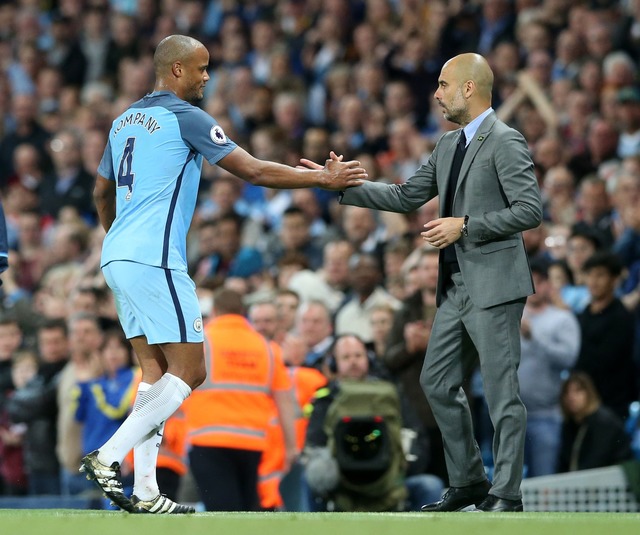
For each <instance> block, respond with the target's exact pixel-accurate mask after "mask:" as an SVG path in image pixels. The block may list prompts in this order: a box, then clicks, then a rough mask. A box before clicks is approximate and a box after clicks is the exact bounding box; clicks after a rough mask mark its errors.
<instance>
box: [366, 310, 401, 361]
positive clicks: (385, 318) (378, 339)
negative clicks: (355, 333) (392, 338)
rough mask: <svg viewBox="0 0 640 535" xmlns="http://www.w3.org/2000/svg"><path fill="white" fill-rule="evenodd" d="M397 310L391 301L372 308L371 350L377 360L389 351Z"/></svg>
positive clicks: (370, 321)
mask: <svg viewBox="0 0 640 535" xmlns="http://www.w3.org/2000/svg"><path fill="white" fill-rule="evenodd" d="M395 313H396V310H395V309H394V308H393V307H392V306H391V305H390V304H389V303H380V304H379V305H376V306H374V307H373V308H372V309H371V315H370V319H369V323H370V324H371V344H370V345H371V351H372V352H373V354H374V355H375V356H376V360H381V359H382V357H383V356H384V354H385V353H386V351H387V341H388V339H389V333H391V328H392V327H393V318H394V316H395Z"/></svg>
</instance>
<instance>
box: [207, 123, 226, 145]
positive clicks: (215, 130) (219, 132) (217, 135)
mask: <svg viewBox="0 0 640 535" xmlns="http://www.w3.org/2000/svg"><path fill="white" fill-rule="evenodd" d="M209 135H210V136H211V141H213V142H214V143H215V144H216V145H224V144H225V143H226V142H227V136H226V135H225V133H224V130H223V129H222V127H221V126H220V125H218V124H216V125H214V126H212V127H211V132H209Z"/></svg>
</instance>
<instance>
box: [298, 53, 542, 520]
mask: <svg viewBox="0 0 640 535" xmlns="http://www.w3.org/2000/svg"><path fill="white" fill-rule="evenodd" d="M492 86H493V73H492V72H491V68H490V67H489V65H488V64H487V62H486V60H485V59H484V58H483V57H482V56H479V55H477V54H462V55H460V56H456V57H454V58H452V59H450V60H449V61H448V62H447V63H445V65H444V66H443V68H442V71H441V73H440V77H439V79H438V89H437V90H436V92H435V95H434V96H435V99H436V100H437V102H438V104H439V105H440V106H441V107H442V109H443V113H444V117H445V118H446V119H448V120H449V121H452V122H454V123H457V124H459V125H460V126H461V127H462V129H459V130H456V131H454V132H448V133H445V134H444V135H443V136H442V137H441V138H440V140H439V141H438V143H437V144H436V147H435V149H434V150H433V153H432V154H431V156H430V158H429V160H428V162H427V163H426V164H424V165H423V166H421V167H420V168H419V169H418V170H417V172H416V173H415V175H414V176H413V177H411V179H409V180H408V181H407V182H406V183H405V184H401V185H397V184H391V185H388V184H383V183H376V182H365V183H364V184H363V185H362V186H359V187H354V188H350V189H348V190H346V191H344V193H343V196H342V199H341V202H342V203H343V204H353V205H357V206H365V207H369V208H375V209H378V210H387V211H392V212H402V213H407V212H411V211H413V210H416V209H418V208H419V207H420V206H422V205H423V204H424V203H426V202H427V201H429V200H430V199H431V198H433V197H435V196H436V195H438V194H439V195H440V216H441V217H440V218H438V219H435V220H433V221H429V222H428V223H426V224H425V229H426V230H425V231H424V232H423V233H422V236H423V238H424V239H425V240H426V241H427V242H429V243H430V244H432V245H433V246H435V247H437V248H439V249H440V262H439V280H438V289H437V297H436V302H437V305H438V311H437V313H436V317H435V320H434V324H433V328H432V331H431V338H430V341H429V346H428V349H427V354H426V357H425V361H424V367H423V369H422V373H421V377H420V381H421V384H422V387H423V389H424V391H425V393H426V396H427V398H428V400H429V403H430V404H431V407H432V409H433V413H434V415H435V417H436V421H437V423H438V426H439V427H440V430H441V432H442V437H443V442H444V449H445V456H446V462H447V472H448V475H449V480H450V484H451V487H450V488H449V490H448V491H447V492H446V493H445V495H444V496H443V498H442V499H441V500H440V501H438V502H436V503H432V504H427V505H425V506H424V507H423V508H422V510H423V511H438V512H439V511H460V510H469V509H474V510H478V511H522V509H523V506H522V494H521V491H520V483H521V481H522V465H523V456H524V437H525V429H526V411H525V407H524V405H523V404H522V401H521V400H520V396H519V387H518V376H517V370H518V365H519V362H520V320H521V318H522V312H523V307H524V303H525V300H526V297H527V296H528V295H530V294H532V293H533V291H534V288H533V282H532V277H531V271H530V269H529V262H528V259H527V255H526V253H525V248H524V243H523V241H522V235H521V233H522V231H524V230H526V229H530V228H534V227H537V226H538V225H539V224H540V222H541V220H542V202H541V199H540V191H539V189H538V185H537V182H536V178H535V175H534V172H533V162H532V160H531V157H530V155H529V151H528V148H527V143H526V142H525V140H524V138H523V136H522V135H521V134H520V133H519V132H517V131H515V130H513V129H512V128H510V127H508V126H507V125H505V124H504V123H502V122H501V121H499V120H498V119H497V118H496V115H495V113H494V111H493V109H492V108H491V90H492ZM334 157H335V156H334ZM301 163H302V164H303V165H306V166H309V167H315V164H313V162H310V161H308V160H301ZM477 357H479V361H480V369H481V373H482V379H483V384H484V390H485V396H486V400H487V404H488V407H489V414H490V416H491V421H492V422H493V426H494V441H493V455H494V462H495V472H494V479H493V484H490V483H489V481H488V480H487V477H486V475H485V471H484V466H483V463H482V459H481V456H480V451H479V448H478V445H477V443H476V441H475V439H474V433H473V426H472V419H471V412H470V410H469V405H468V402H467V398H466V396H465V393H464V391H463V389H462V383H463V379H464V377H465V373H466V371H468V369H469V368H468V366H469V365H470V363H474V362H476V358H477Z"/></svg>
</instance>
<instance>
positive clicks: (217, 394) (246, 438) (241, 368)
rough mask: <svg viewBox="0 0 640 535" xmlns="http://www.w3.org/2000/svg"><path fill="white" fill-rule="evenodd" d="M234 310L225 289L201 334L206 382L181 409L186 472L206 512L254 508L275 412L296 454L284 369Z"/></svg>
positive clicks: (234, 300) (237, 303)
mask: <svg viewBox="0 0 640 535" xmlns="http://www.w3.org/2000/svg"><path fill="white" fill-rule="evenodd" d="M241 303H242V302H241V300H240V296H239V295H238V294H236V293H235V292H233V291H232V290H228V289H223V290H220V291H219V292H217V293H216V295H215V296H214V317H213V319H212V320H211V321H210V322H209V323H208V325H207V326H206V328H205V332H204V334H205V336H204V338H205V340H204V345H205V360H206V364H207V379H206V380H205V382H204V383H203V384H202V385H201V386H200V387H199V388H198V389H197V390H195V391H194V392H193V393H192V395H191V397H190V398H189V399H188V400H187V401H186V403H185V404H184V405H183V410H184V412H185V414H186V422H187V441H188V443H189V444H190V445H191V450H190V453H189V458H190V462H191V469H192V472H193V475H194V478H195V480H196V484H197V486H198V489H199V491H200V495H201V498H202V501H203V503H204V504H205V508H206V509H207V510H208V511H216V510H218V511H219V510H226V511H229V510H231V511H234V510H255V509H256V508H257V507H258V495H257V479H258V464H259V462H260V458H261V456H262V452H263V451H264V450H265V448H266V447H267V428H268V425H269V421H270V419H271V418H272V416H273V415H274V412H275V407H276V406H277V407H278V412H279V413H280V416H281V418H280V420H281V425H282V427H283V431H284V433H285V435H289V440H288V444H289V449H295V428H294V407H295V403H294V401H293V398H292V395H291V382H290V380H289V377H288V375H287V371H286V368H285V366H284V363H283V361H282V358H281V357H280V355H277V354H275V353H274V352H273V350H272V348H271V346H270V344H269V342H267V340H266V339H265V338H264V337H263V336H262V335H260V334H259V333H258V332H257V331H256V330H255V329H254V328H253V327H252V326H251V324H250V323H249V322H248V320H247V319H245V318H244V316H242V310H243V307H242V305H241ZM283 405H286V408H285V410H284V411H283V410H282V409H283ZM283 412H284V421H283V418H282V417H283Z"/></svg>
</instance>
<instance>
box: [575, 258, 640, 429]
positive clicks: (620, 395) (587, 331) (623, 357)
mask: <svg viewBox="0 0 640 535" xmlns="http://www.w3.org/2000/svg"><path fill="white" fill-rule="evenodd" d="M582 269H583V272H584V274H585V283H586V285H587V288H588V290H589V295H590V302H589V305H588V306H587V307H586V308H585V309H584V310H583V311H582V312H581V313H580V314H578V320H579V322H580V330H581V333H582V340H581V344H580V354H579V356H578V360H577V361H576V364H575V369H576V370H579V371H583V372H585V373H587V374H588V375H589V377H591V380H592V381H593V383H594V385H595V387H596V390H597V392H598V394H599V396H600V399H601V400H602V403H603V404H604V405H606V406H607V407H608V408H609V409H611V410H612V411H613V412H614V413H616V414H617V415H618V416H619V417H620V418H621V419H626V418H627V416H628V415H629V404H630V403H631V402H632V401H634V400H636V399H637V396H638V390H637V386H638V385H637V376H638V370H637V369H636V366H635V363H634V361H633V347H634V319H633V316H632V315H631V313H630V312H629V311H628V310H627V309H626V308H625V306H624V305H623V304H622V302H621V301H620V299H618V298H617V297H616V295H615V294H616V289H617V286H618V279H619V277H620V275H621V273H622V263H621V262H620V259H619V258H618V257H617V256H616V255H614V254H612V253H609V252H599V253H596V254H594V255H593V256H591V257H589V258H588V259H587V261H586V262H585V263H584V266H583V268H582Z"/></svg>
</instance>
